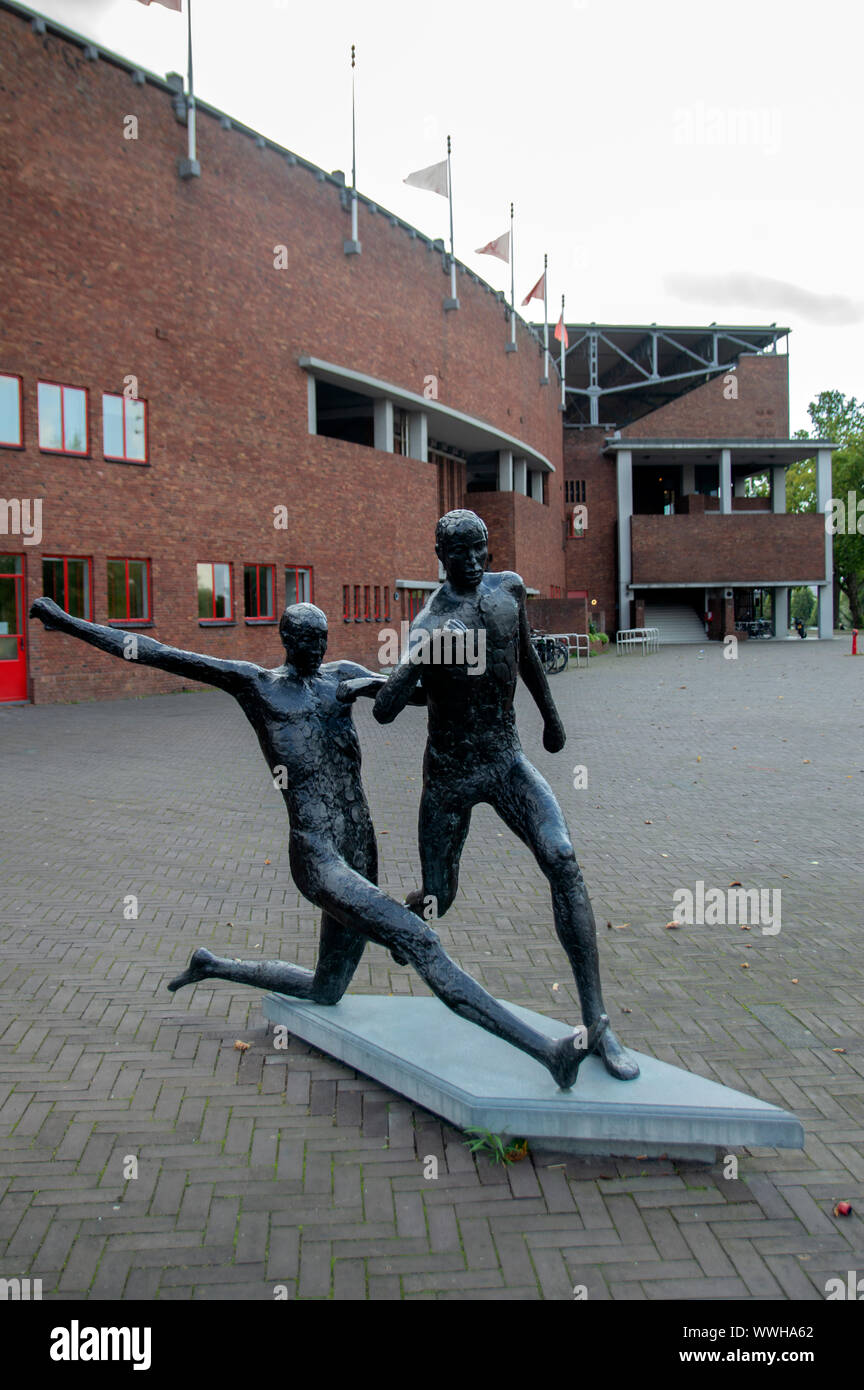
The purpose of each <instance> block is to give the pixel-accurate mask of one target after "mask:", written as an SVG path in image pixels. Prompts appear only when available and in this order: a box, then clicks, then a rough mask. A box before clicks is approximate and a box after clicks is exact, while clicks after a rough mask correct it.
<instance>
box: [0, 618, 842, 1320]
mask: <svg viewBox="0 0 864 1390" xmlns="http://www.w3.org/2000/svg"><path fill="white" fill-rule="evenodd" d="M847 650H848V645H847V643H845V642H842V643H841V642H839V641H835V642H834V643H830V644H829V643H822V644H816V643H809V642H808V643H800V642H798V643H776V644H758V645H756V644H754V645H751V646H749V647H748V646H745V645H742V649H741V654H740V659H739V660H738V661H737V662H730V661H725V660H724V659H723V656H722V652H721V651H720V650H719V649H718V648H716V647H708V648H707V649H706V650H705V652H704V655H702V656H700V655H699V653H698V650H697V649H695V648H677V649H675V648H673V649H668V650H665V651H662V652H661V653H660V654H659V655H658V656H655V657H650V658H645V659H640V658H636V657H631V658H628V659H626V660H620V661H619V660H617V659H616V658H615V657H613V656H606V657H603V658H600V659H598V660H596V661H595V662H593V663H592V665H591V668H590V669H589V670H583V671H580V672H572V673H567V674H565V675H561V676H558V677H556V678H555V681H554V685H553V689H554V693H555V695H556V698H557V699H558V701H559V705H560V708H561V711H562V715H563V717H564V722H565V725H566V727H567V729H568V731H569V741H568V745H567V748H566V749H565V751H564V752H563V753H562V754H559V755H557V756H556V757H551V756H550V755H548V754H546V753H545V752H544V751H543V749H542V747H541V745H540V742H539V733H540V730H539V720H538V717H537V714H536V711H535V710H534V708H533V706H532V705H531V703H530V701H528V700H527V698H524V692H523V698H522V699H521V704H520V726H521V729H522V732H523V740H524V743H525V747H526V750H527V751H528V753H529V756H530V757H532V758H533V759H534V760H535V761H536V763H537V765H538V766H539V767H540V768H541V770H542V771H543V773H544V775H545V776H547V777H548V779H549V780H550V782H551V783H552V785H553V786H554V788H555V790H556V792H557V794H558V795H559V797H560V800H561V802H562V805H563V806H564V808H565V811H566V814H567V816H568V819H569V822H570V825H571V829H572V832H573V836H574V841H575V843H576V846H577V854H578V856H579V859H580V862H581V863H582V866H583V869H584V872H585V876H586V879H587V882H588V885H589V888H590V890H591V893H592V899H593V902H594V907H595V912H596V915H597V920H598V935H599V938H600V949H601V953H602V967H603V975H604V982H605V990H606V996H607V1003H608V1004H609V1006H610V1012H611V1015H612V1020H613V1024H614V1026H615V1027H616V1028H617V1029H618V1030H619V1032H620V1033H621V1035H622V1036H623V1037H624V1038H625V1040H626V1041H628V1042H629V1043H631V1044H632V1045H633V1046H634V1047H636V1048H637V1049H639V1050H641V1051H645V1052H649V1053H653V1054H654V1055H655V1056H657V1057H660V1058H662V1059H664V1060H666V1061H669V1062H673V1063H676V1064H679V1065H682V1066H686V1067H689V1068H691V1069H692V1070H695V1071H697V1072H699V1073H701V1074H702V1075H704V1076H707V1077H711V1078H713V1079H715V1080H718V1081H721V1082H723V1083H725V1084H728V1085H731V1086H734V1087H736V1088H740V1089H742V1090H745V1091H749V1092H750V1093H752V1094H754V1095H757V1096H760V1097H762V1098H763V1099H765V1100H768V1101H773V1102H775V1103H777V1104H780V1105H783V1106H785V1107H788V1108H791V1109H793V1110H794V1111H795V1112H796V1113H797V1114H798V1115H799V1116H800V1118H801V1119H802V1121H803V1122H804V1125H805V1128H806V1131H807V1146H806V1149H805V1151H804V1152H803V1153H797V1152H775V1151H773V1150H767V1149H766V1150H751V1151H741V1152H739V1153H738V1154H737V1158H738V1163H739V1173H738V1177H737V1179H735V1178H727V1177H725V1176H724V1168H728V1167H729V1165H724V1164H723V1163H718V1164H717V1165H715V1166H704V1165H696V1164H685V1163H673V1162H669V1161H666V1160H651V1161H643V1160H638V1159H629V1160H623V1159H622V1160H612V1159H597V1160H574V1159H572V1158H571V1159H566V1158H563V1157H560V1156H559V1157H558V1158H557V1160H556V1156H555V1155H544V1156H543V1157H539V1156H532V1157H531V1158H529V1159H528V1160H527V1161H525V1162H524V1163H521V1164H518V1165H514V1166H512V1167H509V1168H506V1169H504V1168H495V1167H493V1166H491V1165H490V1164H489V1163H488V1161H487V1160H485V1159H483V1158H479V1159H477V1160H476V1161H475V1160H474V1159H473V1158H472V1157H471V1155H470V1154H469V1153H468V1152H467V1150H466V1148H465V1147H464V1144H463V1136H461V1135H460V1134H458V1133H456V1132H455V1131H454V1130H452V1129H451V1128H449V1127H448V1126H446V1125H443V1124H441V1123H439V1122H438V1121H437V1120H436V1119H435V1117H434V1116H432V1115H430V1114H428V1113H426V1112H425V1111H423V1110H422V1109H420V1108H419V1107H416V1106H412V1105H410V1104H409V1103H408V1102H406V1101H405V1100H403V1099H400V1098H399V1097H398V1096H395V1095H393V1094H392V1093H390V1092H388V1091H386V1090H385V1089H384V1088H382V1087H380V1086H378V1085H377V1084H376V1083H374V1082H371V1081H369V1080H367V1079H365V1078H364V1077H362V1076H358V1075H356V1074H354V1073H352V1072H351V1071H349V1070H348V1069H346V1068H345V1067H343V1066H341V1065H340V1064H339V1063H336V1062H334V1061H331V1060H329V1059H328V1058H326V1057H323V1056H321V1055H319V1054H316V1053H315V1052H314V1051H312V1050H311V1049H309V1048H307V1047H305V1046H303V1045H301V1044H299V1043H297V1042H296V1041H292V1042H291V1043H290V1045H289V1047H288V1048H287V1050H279V1049H278V1048H276V1047H275V1046H274V1038H273V1035H272V1034H268V1033H267V1032H266V1031H265V1029H264V1027H263V1023H262V1014H261V1007H260V998H259V997H258V996H257V995H256V994H255V993H254V992H253V991H251V990H248V989H243V988H241V987H239V986H237V987H234V986H231V985H228V984H226V983H224V982H219V981H216V982H213V983H212V984H210V985H203V984H202V985H198V986H197V987H196V988H195V989H194V991H190V990H186V991H183V992H181V993H180V994H179V995H177V996H174V997H172V996H171V995H169V994H168V993H167V991H166V990H165V984H166V982H167V980H168V979H170V978H171V976H172V975H173V974H175V973H177V971H178V970H179V969H180V968H181V967H182V966H183V965H184V964H185V962H186V960H187V958H188V956H189V954H190V953H191V951H192V949H193V948H194V947H195V946H196V945H208V946H210V947H211V948H212V949H215V950H218V951H221V952H223V953H229V954H235V955H238V956H240V955H243V956H246V955H249V956H255V955H262V956H281V957H283V958H285V959H290V960H296V961H298V962H299V963H301V964H303V965H307V966H311V965H313V963H314V960H315V952H316V937H317V915H316V913H315V912H314V910H313V909H312V908H311V907H310V906H309V905H308V904H307V903H305V902H304V901H303V900H302V899H300V897H299V895H298V894H297V892H296V891H295V889H294V886H293V884H292V882H291V879H290V875H289V870H288V853H287V834H286V831H287V820H286V817H285V814H284V810H283V808H282V803H281V799H280V798H279V797H278V795H277V794H276V793H275V791H274V790H273V788H272V785H271V783H270V781H269V779H268V776H267V772H266V769H265V767H264V765H263V762H262V760H261V757H260V753H259V750H258V747H257V744H256V742H255V739H254V736H253V734H252V731H251V729H250V728H249V727H248V726H247V724H246V722H245V720H244V718H243V716H242V714H241V713H240V711H239V710H238V709H237V707H236V706H235V705H234V704H233V702H232V701H231V700H230V699H228V698H227V697H225V696H222V695H219V694H215V693H214V694H195V695H188V694H187V695H175V696H165V697H158V698H152V699H146V700H133V701H122V702H116V703H99V704H91V705H80V706H53V707H41V708H33V707H12V706H8V707H5V708H2V707H0V756H2V769H3V774H2V782H0V816H2V826H3V830H2V850H0V856H2V857H0V871H2V910H0V936H2V941H3V945H4V950H3V956H2V965H0V986H2V993H0V1197H2V1201H0V1277H6V1278H13V1277H16V1276H25V1275H30V1276H31V1277H34V1278H41V1279H42V1281H43V1292H44V1296H45V1297H46V1298H47V1297H54V1298H72V1297H89V1298H93V1299H109V1298H117V1297H123V1298H127V1299H155V1298H159V1299H238V1298H244V1299H268V1300H269V1299H273V1298H279V1297H286V1298H288V1299H326V1298H334V1299H343V1300H344V1299H402V1298H405V1299H417V1298H420V1299H430V1298H433V1299H465V1298H469V1299H572V1298H573V1296H574V1286H584V1287H585V1290H586V1292H587V1296H588V1298H589V1300H590V1299H627V1300H630V1299H675V1298H684V1299H741V1298H757V1299H759V1298H762V1299H771V1298H785V1299H794V1300H798V1299H821V1298H823V1297H824V1286H825V1281H826V1279H827V1278H829V1277H834V1276H837V1275H840V1276H841V1277H845V1274H846V1271H847V1270H857V1271H860V1272H861V1273H864V1235H862V1224H861V1216H860V1212H861V1211H862V1210H864V1205H862V1187H864V1151H862V1131H864V1080H862V1075H864V1044H862V1025H864V987H862V979H864V972H862V949H861V947H862V931H864V923H862V908H861V904H862V901H864V891H862V890H864V864H862V859H861V843H862V834H861V830H862V819H864V817H862V791H864V743H862V739H861V728H862V724H864V719H862V713H864V693H862V692H864V661H862V662H860V663H858V662H856V661H853V660H852V659H851V658H849V657H848V656H847V655H846V652H847ZM275 655H276V654H275V653H274V659H275ZM357 723H358V727H359V730H360V736H361V741H362V744H363V747H364V754H365V778H366V783H367V787H368V790H369V797H370V803H371V806H372V811H373V817H374V820H375V824H376V828H377V830H378V833H379V840H380V846H381V858H382V869H383V877H382V882H383V885H384V886H385V887H387V888H389V890H390V891H391V892H393V893H394V895H399V896H401V895H402V894H404V892H405V891H407V889H409V888H410V887H412V886H414V884H415V882H416V877H415V875H416V846H415V842H414V825H415V821H416V807H417V799H418V794H419V788H420V761H421V755H422V744H423V732H424V715H423V712H422V711H421V710H416V709H409V710H406V711H405V712H404V714H403V715H402V716H401V717H400V719H399V720H398V721H397V722H396V723H395V724H394V725H391V726H389V727H388V728H386V729H381V728H379V727H378V726H377V725H376V724H375V723H374V722H373V720H372V719H371V715H370V710H369V706H368V704H362V705H361V707H360V708H359V709H358V712H357ZM577 764H580V765H584V766H585V767H586V768H587V771H588V786H587V788H584V789H581V790H576V789H574V786H573V768H574V766H575V765H577ZM700 879H701V880H702V881H703V882H704V883H705V884H706V885H710V886H716V887H720V888H723V889H725V888H726V887H727V885H728V884H730V883H731V882H733V881H740V882H741V883H742V884H743V885H744V886H745V887H757V888H769V889H770V888H780V889H781V890H782V928H781V931H780V932H779V934H777V935H774V936H770V935H763V934H762V932H761V930H760V929H759V927H758V926H753V927H752V929H751V930H750V931H749V932H744V931H742V930H741V928H740V927H739V926H738V925H732V926H720V925H718V926H698V925H697V926H684V927H681V929H680V930H677V931H670V930H667V929H666V927H665V924H666V922H668V921H669V920H670V918H671V916H672V904H673V893H674V891H675V890H676V889H678V888H681V887H690V888H693V887H694V885H695V883H696V881H697V880H700ZM462 883H463V886H462V889H461V892H460V896H459V899H458V900H457V903H456V905H455V907H454V908H453V909H452V911H451V912H450V914H448V916H447V917H446V918H445V919H444V920H443V921H442V922H440V923H439V931H440V934H441V937H442V941H443V942H444V945H445V946H446V947H447V948H448V949H449V950H450V951H451V952H452V953H453V954H454V955H455V956H456V958H457V959H458V960H459V961H460V962H461V963H462V964H463V965H464V966H465V967H466V968H467V969H468V970H470V971H471V972H472V973H473V974H475V975H477V977H478V978H480V979H481V980H482V981H483V983H484V984H485V985H486V987H487V988H489V989H490V990H492V991H493V992H495V993H496V994H498V995H500V996H501V997H503V998H506V999H509V1000H512V1001H513V1002H515V1003H519V1004H524V1005H526V1006H529V1007H532V1008H535V1009H538V1010H540V1011H541V1012H545V1013H546V1014H548V1015H549V1016H554V1017H557V1018H562V1019H567V1020H570V1021H573V1022H575V1021H576V1020H577V1018H578V1012H577V1008H576V995H575V989H574V987H573V983H572V980H571V979H570V978H569V972H568V967H567V965H566V961H565V958H564V956H563V953H562V951H561V950H560V948H559V946H558V944H557V941H556V940H555V937H554V932H553V929H552V923H551V913H550V908H549V899H548V892H547V888H546V885H545V882H544V880H543V879H542V877H541V875H540V873H539V871H538V870H537V868H536V866H535V865H534V863H533V860H532V859H531V858H530V856H529V855H528V854H527V852H526V851H525V850H524V848H523V847H522V846H521V845H520V844H518V843H517V842H516V841H515V840H514V839H513V838H512V837H511V836H510V835H509V834H508V832H507V831H506V830H505V829H504V827H503V826H502V825H500V823H499V822H498V821H497V819H496V818H495V816H494V815H493V814H492V813H491V811H489V810H488V809H486V808H480V810H478V812H476V813H475V817H474V822H473V826H472V832H471V836H470V838H469V842H468V847H467V849H466V854H465V858H464V863H463V876H462ZM130 895H134V897H135V898H136V899H137V916H135V915H133V908H134V904H132V903H131V902H130ZM607 922H608V923H610V924H611V926H610V927H607V925H606V924H607ZM625 923H626V924H627V925H626V926H625V925H624V924H625ZM743 966H746V967H748V968H746V969H742V967H743ZM352 988H353V989H355V990H358V991H361V992H364V991H365V992H380V991H384V992H387V991H392V992H393V993H412V994H419V993H424V992H425V987H424V986H423V984H422V982H421V981H419V980H418V979H417V977H416V976H414V975H413V974H412V973H411V971H410V970H408V969H404V968H401V967H398V966H397V965H395V963H394V962H393V961H392V960H391V958H390V957H389V956H388V955H387V954H386V953H385V952H384V951H382V950H380V949H379V948H377V947H374V946H373V947H370V948H368V950H367V953H366V956H365V957H364V959H363V961H362V963H361V966H360V969H359V970H358V973H357V976H356V979H355V982H354V984H353V986H352ZM237 1039H240V1040H242V1041H245V1042H247V1043H249V1050H248V1051H246V1052H240V1051H237V1050H235V1048H234V1042H235V1040H237ZM431 1159H435V1160H437V1176H432V1175H431V1174H432V1173H433V1170H434V1168H435V1165H434V1164H432V1163H431V1162H430V1160H431ZM134 1172H137V1176H132V1174H133V1173H134ZM839 1198H846V1199H848V1200H850V1201H851V1202H852V1205H853V1208H854V1209H855V1212H854V1214H853V1215H852V1216H851V1217H848V1218H845V1219H844V1218H838V1217H834V1216H833V1215H832V1208H833V1205H834V1203H835V1201H836V1200H837V1199H839Z"/></svg>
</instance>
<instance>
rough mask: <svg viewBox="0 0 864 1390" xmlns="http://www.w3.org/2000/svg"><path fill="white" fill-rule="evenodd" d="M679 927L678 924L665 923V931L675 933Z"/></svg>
mask: <svg viewBox="0 0 864 1390" xmlns="http://www.w3.org/2000/svg"><path fill="white" fill-rule="evenodd" d="M680 925H681V923H680V922H667V923H666V930H667V931H677V930H678V928H679V927H680Z"/></svg>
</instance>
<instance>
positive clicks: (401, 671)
mask: <svg viewBox="0 0 864 1390" xmlns="http://www.w3.org/2000/svg"><path fill="white" fill-rule="evenodd" d="M413 631H414V630H413V629H412V633H413ZM422 674H423V673H422V669H421V667H420V665H419V664H418V663H417V662H415V661H412V660H411V659H410V653H408V652H406V653H405V655H404V656H403V657H402V659H401V661H400V662H399V665H398V666H397V667H396V669H395V671H392V672H391V673H390V675H389V676H388V677H387V680H386V681H385V683H384V685H383V686H382V687H381V690H380V691H379V692H378V694H377V695H376V697H375V703H374V705H373V706H372V713H373V715H374V716H375V718H376V719H377V720H378V723H379V724H389V723H391V721H392V720H394V719H395V718H396V716H397V714H399V713H400V712H401V711H402V710H403V709H404V708H405V706H406V705H408V704H411V705H425V703H426V695H425V692H424V690H423V687H422V685H421V684H420V677H421V675H422Z"/></svg>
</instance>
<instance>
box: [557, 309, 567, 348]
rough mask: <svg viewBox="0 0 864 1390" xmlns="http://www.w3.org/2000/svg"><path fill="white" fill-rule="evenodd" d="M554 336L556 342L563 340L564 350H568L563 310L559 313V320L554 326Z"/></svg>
mask: <svg viewBox="0 0 864 1390" xmlns="http://www.w3.org/2000/svg"><path fill="white" fill-rule="evenodd" d="M554 336H555V337H556V338H557V339H558V342H559V343H560V342H561V340H562V338H563V340H564V346H565V348H569V346H570V339H569V338H568V337H567V326H566V324H565V323H564V311H563V310H562V311H561V317H560V319H559V320H558V322H557V323H556V325H555V335H554Z"/></svg>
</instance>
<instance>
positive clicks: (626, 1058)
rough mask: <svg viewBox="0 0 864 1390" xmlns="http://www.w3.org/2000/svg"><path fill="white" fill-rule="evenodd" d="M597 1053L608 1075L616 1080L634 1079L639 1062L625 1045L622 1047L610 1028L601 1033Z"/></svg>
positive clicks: (637, 1071) (637, 1072)
mask: <svg viewBox="0 0 864 1390" xmlns="http://www.w3.org/2000/svg"><path fill="white" fill-rule="evenodd" d="M605 1016H606V1015H605V1014H604V1015H603V1017H604V1018H605ZM597 1055H598V1056H599V1057H602V1059H603V1065H604V1067H605V1068H606V1070H607V1071H608V1073H609V1075H610V1076H614V1077H615V1078H616V1079H617V1080H618V1081H635V1079H636V1077H637V1076H638V1075H639V1063H638V1062H637V1061H636V1058H635V1057H634V1056H633V1055H632V1054H631V1053H629V1052H628V1051H627V1049H626V1048H625V1047H622V1045H621V1043H620V1042H619V1041H618V1039H617V1038H616V1036H615V1034H614V1033H613V1032H612V1029H611V1028H607V1029H606V1032H605V1033H604V1034H603V1037H602V1038H601V1040H600V1043H599V1046H598V1048H597Z"/></svg>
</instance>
